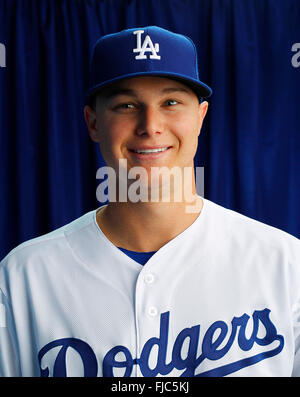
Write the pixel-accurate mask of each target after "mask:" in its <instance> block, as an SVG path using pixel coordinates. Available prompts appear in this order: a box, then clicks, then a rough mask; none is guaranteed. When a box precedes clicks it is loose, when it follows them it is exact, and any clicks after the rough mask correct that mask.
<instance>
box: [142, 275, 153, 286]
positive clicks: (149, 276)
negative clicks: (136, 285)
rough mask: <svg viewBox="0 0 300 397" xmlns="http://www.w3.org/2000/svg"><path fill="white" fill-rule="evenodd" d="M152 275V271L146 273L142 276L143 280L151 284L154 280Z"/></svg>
mask: <svg viewBox="0 0 300 397" xmlns="http://www.w3.org/2000/svg"><path fill="white" fill-rule="evenodd" d="M154 278H155V277H154V275H153V274H152V273H148V274H146V275H145V277H144V281H145V283H146V284H152V283H153V282H154Z"/></svg>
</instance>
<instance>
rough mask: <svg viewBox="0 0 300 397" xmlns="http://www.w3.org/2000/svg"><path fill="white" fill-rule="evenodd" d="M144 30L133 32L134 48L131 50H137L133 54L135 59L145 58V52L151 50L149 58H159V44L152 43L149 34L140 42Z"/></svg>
mask: <svg viewBox="0 0 300 397" xmlns="http://www.w3.org/2000/svg"><path fill="white" fill-rule="evenodd" d="M143 33H144V30H135V31H134V32H133V34H135V35H136V40H137V43H136V48H134V49H133V52H138V53H139V54H138V55H136V56H135V59H147V55H145V52H151V54H150V55H149V57H150V59H160V55H157V53H158V52H159V44H158V43H155V45H154V44H153V43H152V40H151V38H150V36H149V35H148V34H147V36H146V37H145V39H144V41H143V44H142V34H143Z"/></svg>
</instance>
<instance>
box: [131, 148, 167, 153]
mask: <svg viewBox="0 0 300 397" xmlns="http://www.w3.org/2000/svg"><path fill="white" fill-rule="evenodd" d="M168 149H169V147H161V148H157V149H133V150H132V151H133V152H134V153H139V154H152V153H159V152H165V151H166V150H168Z"/></svg>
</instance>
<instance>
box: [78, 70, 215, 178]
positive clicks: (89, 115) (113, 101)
mask: <svg viewBox="0 0 300 397" xmlns="http://www.w3.org/2000/svg"><path fill="white" fill-rule="evenodd" d="M207 106H208V104H207V102H202V103H201V104H199V101H198V98H197V96H196V95H195V93H194V92H193V91H192V90H191V89H190V88H189V87H187V86H186V85H184V84H181V83H180V82H177V81H174V80H171V79H168V78H162V77H148V76H147V77H135V78H132V79H126V80H122V81H121V82H120V83H118V84H115V85H114V86H113V87H112V88H111V89H108V90H106V91H104V92H103V93H102V94H101V95H99V96H98V99H97V103H96V109H95V111H94V110H93V109H91V108H90V107H88V106H86V107H85V109H84V114H85V120H86V123H87V126H88V129H89V133H90V136H91V138H92V140H93V141H95V142H98V143H99V145H100V149H101V153H102V155H103V158H104V160H105V162H106V164H107V165H108V166H110V167H113V168H114V169H115V170H116V171H117V170H118V167H119V161H118V160H119V159H126V160H127V169H128V170H130V169H131V168H132V167H136V166H139V167H143V168H144V169H145V170H146V171H147V173H150V172H151V171H150V168H151V167H168V169H171V168H172V167H175V166H177V167H180V168H183V167H193V159H194V156H195V153H196V150H197V144H198V136H199V134H200V129H201V126H202V122H203V119H204V117H205V114H206V111H207Z"/></svg>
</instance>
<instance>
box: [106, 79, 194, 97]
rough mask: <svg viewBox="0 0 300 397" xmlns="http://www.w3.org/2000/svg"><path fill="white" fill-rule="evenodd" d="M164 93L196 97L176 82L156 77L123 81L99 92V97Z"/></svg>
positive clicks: (190, 90)
mask: <svg viewBox="0 0 300 397" xmlns="http://www.w3.org/2000/svg"><path fill="white" fill-rule="evenodd" d="M144 92H146V93H155V94H158V95H162V94H165V93H172V92H182V93H186V94H189V95H192V96H196V94H195V93H194V91H193V90H192V89H191V88H190V87H189V86H187V85H186V84H183V83H181V82H179V81H177V80H173V79H170V78H165V77H157V76H139V77H134V78H129V79H123V80H121V81H119V82H116V83H113V84H111V85H109V86H108V87H106V88H104V89H103V90H101V91H100V92H99V94H100V96H103V97H104V98H110V97H114V96H117V95H138V94H139V93H144Z"/></svg>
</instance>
